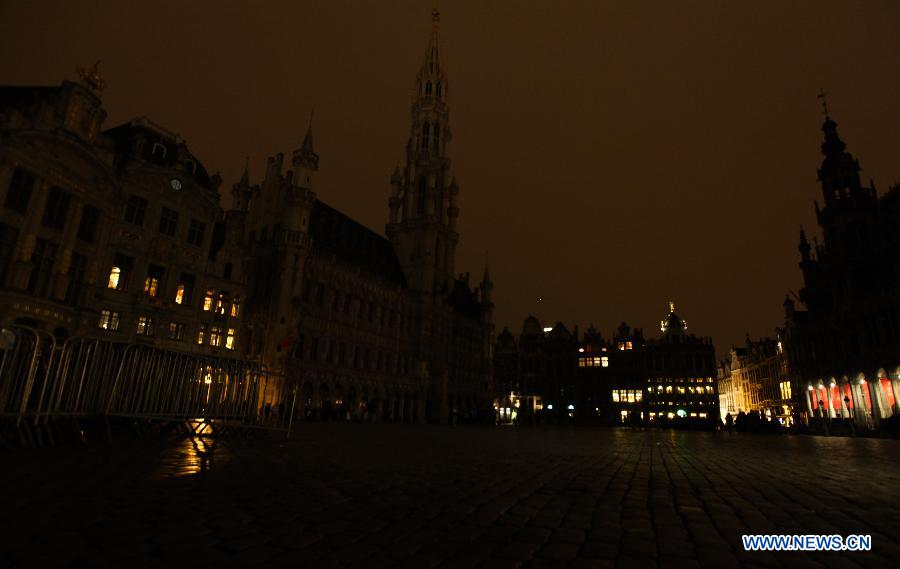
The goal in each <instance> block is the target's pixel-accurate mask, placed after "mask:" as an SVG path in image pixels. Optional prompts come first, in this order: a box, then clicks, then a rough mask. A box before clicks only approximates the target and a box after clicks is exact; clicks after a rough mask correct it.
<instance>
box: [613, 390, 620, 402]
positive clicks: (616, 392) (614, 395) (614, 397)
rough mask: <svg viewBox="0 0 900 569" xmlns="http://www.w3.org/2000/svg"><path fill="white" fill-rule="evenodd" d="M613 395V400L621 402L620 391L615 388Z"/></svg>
mask: <svg viewBox="0 0 900 569" xmlns="http://www.w3.org/2000/svg"><path fill="white" fill-rule="evenodd" d="M612 397H613V401H615V402H616V403H618V402H619V392H618V391H615V390H614V391H613V392H612Z"/></svg>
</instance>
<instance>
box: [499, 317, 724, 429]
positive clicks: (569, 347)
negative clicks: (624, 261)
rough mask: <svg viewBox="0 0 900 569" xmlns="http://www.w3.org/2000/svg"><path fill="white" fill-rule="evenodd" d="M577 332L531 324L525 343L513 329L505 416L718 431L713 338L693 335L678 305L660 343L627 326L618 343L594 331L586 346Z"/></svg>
mask: <svg viewBox="0 0 900 569" xmlns="http://www.w3.org/2000/svg"><path fill="white" fill-rule="evenodd" d="M545 330H546V331H545ZM573 330H574V331H573V332H569V330H568V329H567V328H566V327H565V326H564V325H563V324H562V323H557V324H556V325H554V326H547V327H546V328H545V327H543V326H542V325H541V323H540V322H539V321H538V320H537V319H536V318H534V317H533V316H529V317H528V318H527V319H526V320H525V324H524V326H523V329H522V333H521V334H520V336H519V338H518V340H517V339H516V338H515V337H514V336H513V334H512V333H511V332H510V331H509V330H508V329H504V330H503V331H502V332H501V333H500V334H499V335H498V338H497V347H496V350H495V358H494V370H495V385H496V386H497V389H498V391H497V393H496V397H497V403H496V406H497V408H498V410H504V409H510V410H515V411H516V413H514V415H515V417H516V418H525V419H528V420H531V419H534V420H546V421H575V422H581V423H591V422H593V423H604V424H626V423H628V422H642V423H645V424H661V425H675V426H701V427H708V426H711V425H713V424H714V421H715V419H716V418H717V417H718V396H717V394H716V381H715V356H714V354H715V350H714V348H713V345H712V342H711V341H710V340H709V338H700V337H697V336H695V335H693V334H688V333H687V324H686V323H685V321H684V320H683V319H681V318H680V317H679V316H678V315H677V314H676V313H675V309H674V305H670V311H669V314H668V316H667V317H666V318H665V319H664V320H663V321H662V322H661V325H660V331H661V333H662V334H661V336H660V337H659V338H656V339H651V340H646V339H645V338H644V334H643V331H642V330H641V329H632V328H630V327H629V326H628V325H627V324H625V323H623V324H621V325H620V326H619V327H618V329H617V330H616V331H615V333H614V334H613V335H612V339H611V340H605V339H604V338H603V336H602V334H601V333H600V332H599V331H597V329H596V328H594V327H593V326H591V327H590V328H588V330H587V331H586V332H585V334H584V335H583V337H581V338H579V335H578V329H577V327H576V328H574V329H573ZM526 403H527V405H526ZM500 415H501V417H500V418H501V420H502V419H504V418H505V416H504V412H503V411H500ZM532 415H533V417H532ZM506 418H510V417H509V413H508V412H507V413H506Z"/></svg>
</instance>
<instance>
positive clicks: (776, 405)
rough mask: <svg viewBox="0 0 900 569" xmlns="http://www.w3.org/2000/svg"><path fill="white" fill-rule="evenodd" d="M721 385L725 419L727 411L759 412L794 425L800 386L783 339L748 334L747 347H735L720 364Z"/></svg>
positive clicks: (785, 423) (720, 398) (721, 407)
mask: <svg viewBox="0 0 900 569" xmlns="http://www.w3.org/2000/svg"><path fill="white" fill-rule="evenodd" d="M718 384H719V412H720V414H721V416H722V419H723V420H724V419H725V415H726V414H727V413H730V414H731V416H732V417H736V416H737V414H738V413H739V412H741V411H743V412H744V413H747V412H749V411H758V412H759V413H760V416H762V417H765V418H767V419H769V420H773V421H778V422H779V423H780V424H782V425H784V426H786V427H787V426H790V425H792V424H793V417H794V401H793V393H794V392H795V391H797V386H796V385H794V384H793V383H792V382H791V378H790V376H789V375H788V367H787V359H786V358H785V357H784V352H783V350H782V344H781V342H780V341H779V340H775V339H773V338H762V339H760V340H751V339H750V337H749V336H748V337H747V339H746V341H745V344H744V346H743V347H732V348H731V350H730V351H729V353H728V358H727V359H725V360H723V361H722V362H720V363H719V368H718Z"/></svg>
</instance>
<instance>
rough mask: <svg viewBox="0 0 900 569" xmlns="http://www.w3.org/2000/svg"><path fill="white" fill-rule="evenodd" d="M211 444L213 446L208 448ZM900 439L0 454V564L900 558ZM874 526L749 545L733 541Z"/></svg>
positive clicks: (633, 437)
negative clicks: (848, 543) (841, 543)
mask: <svg viewBox="0 0 900 569" xmlns="http://www.w3.org/2000/svg"><path fill="white" fill-rule="evenodd" d="M202 448H203V447H202V446H201V449H202ZM898 451H900V442H898V441H893V440H876V439H849V438H815V437H791V436H780V437H775V436H771V437H766V436H757V437H753V436H738V435H727V434H724V433H720V434H713V433H701V432H671V431H655V430H646V431H626V430H603V429H597V430H594V429H568V428H556V429H527V428H520V429H516V428H512V427H509V428H497V429H492V428H474V427H466V428H464V427H458V428H451V427H425V426H422V427H411V426H391V425H347V424H312V425H302V426H300V428H299V429H298V430H297V431H296V433H295V436H294V438H293V439H291V440H286V441H281V440H267V439H261V438H253V439H225V440H223V441H221V442H219V443H218V444H217V445H216V446H215V447H213V448H212V449H210V450H209V455H208V456H209V459H208V460H206V459H200V458H198V454H197V451H196V449H195V447H194V445H193V444H192V443H191V441H189V440H183V441H175V442H172V443H168V444H166V445H160V444H158V443H141V444H138V445H133V446H130V447H121V446H117V447H114V448H108V447H104V446H103V445H100V444H95V445H93V446H91V447H88V448H72V447H68V448H57V449H43V450H38V451H28V452H12V453H6V454H3V455H0V488H2V491H0V497H2V503H3V515H2V516H0V524H2V526H3V527H2V528H0V535H2V536H3V540H2V541H0V567H10V568H16V567H22V568H26V567H28V568H30V567H116V568H126V567H192V568H196V567H250V566H265V567H366V568H373V567H410V568H427V567H495V568H506V567H524V568H531V567H534V568H537V567H560V568H562V567H579V568H580V567H648V568H652V567H660V568H665V567H678V568H679V569H688V568H692V567H711V568H712V567H715V568H719V567H737V566H746V567H788V566H789V567H792V568H793V567H828V568H831V567H834V568H843V567H848V568H849V567H879V566H881V567H891V566H896V565H895V564H896V562H897V559H900V545H898V538H897V529H898V528H900V514H898V505H900V504H898V493H897V466H898V463H897V457H898ZM744 533H754V534H756V533H760V534H761V533H785V534H840V535H847V534H871V535H872V547H873V551H872V552H868V553H855V552H853V553H851V552H820V553H797V552H784V553H750V552H744V551H743V547H742V545H741V539H740V536H741V534H744Z"/></svg>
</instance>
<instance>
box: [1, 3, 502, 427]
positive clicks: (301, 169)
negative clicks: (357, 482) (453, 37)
mask: <svg viewBox="0 0 900 569" xmlns="http://www.w3.org/2000/svg"><path fill="white" fill-rule="evenodd" d="M432 20H433V29H432V33H431V37H430V41H429V46H428V50H427V53H426V56H425V59H424V61H423V63H422V66H421V68H420V70H419V72H418V74H417V76H416V89H417V91H416V93H417V95H416V97H415V100H414V102H413V104H412V124H411V127H410V137H409V143H408V145H407V152H406V154H407V159H406V164H405V166H404V167H403V169H402V170H401V169H400V168H399V167H398V168H397V169H396V170H395V172H394V174H393V175H392V176H391V178H390V183H391V186H390V187H391V190H390V197H389V200H388V201H389V203H388V205H389V208H388V210H389V214H388V224H387V231H386V232H387V237H385V236H382V235H380V234H378V233H376V232H374V231H372V230H370V229H368V228H366V227H364V226H363V225H361V224H359V223H357V222H355V221H353V220H352V219H350V218H349V217H347V216H346V215H344V214H343V213H341V212H340V211H337V210H336V209H334V208H332V207H330V206H328V205H327V204H326V203H325V202H323V201H322V200H321V199H320V198H319V195H318V194H317V192H316V190H315V189H314V187H315V175H316V172H317V171H318V168H319V156H318V155H317V154H316V152H315V150H314V145H313V135H312V128H311V127H312V125H311V124H310V129H309V130H308V132H307V133H306V136H305V137H304V140H303V142H302V144H301V145H300V146H299V148H297V149H296V150H295V151H294V152H293V153H292V155H291V158H290V161H289V163H288V164H285V163H284V162H285V161H284V156H283V155H282V154H278V155H276V156H274V157H272V158H270V159H269V160H268V163H267V167H266V171H265V173H264V176H263V179H262V181H261V182H259V183H258V184H251V182H250V175H249V171H248V170H245V173H244V176H243V177H242V178H241V180H240V181H239V182H238V183H237V184H235V185H234V186H233V187H232V208H231V209H230V210H229V211H227V212H225V211H223V210H222V208H221V207H220V205H219V192H218V190H219V186H220V184H221V180H220V178H219V176H218V175H213V176H210V175H209V174H208V173H207V171H206V169H205V168H204V166H203V164H202V163H201V162H200V161H199V160H198V159H197V158H196V157H195V156H194V155H192V154H191V153H190V152H189V151H188V149H187V146H186V144H185V143H184V141H182V140H181V139H180V138H179V137H178V136H176V135H174V134H172V133H170V132H169V131H167V130H166V129H164V128H162V127H160V126H158V125H155V124H153V123H152V122H150V121H149V120H147V119H138V120H135V121H131V122H129V123H126V124H123V125H119V126H116V127H113V128H111V129H108V130H101V124H102V121H103V119H104V117H105V111H104V110H103V108H102V105H101V101H100V96H99V94H100V88H101V87H102V80H100V78H99V76H98V74H97V72H96V68H95V69H93V70H89V71H86V72H84V73H83V81H82V84H76V83H73V82H68V81H66V82H64V83H63V84H62V85H61V86H60V87H36V88H31V87H4V88H0V104H2V106H0V141H2V146H0V188H2V190H0V191H2V194H0V199H2V209H0V301H2V302H0V324H3V325H20V326H29V327H33V328H38V329H40V330H41V331H42V332H45V333H46V334H47V335H48V336H52V337H54V338H56V339H57V341H62V340H63V339H64V338H66V337H69V336H79V337H103V338H108V339H115V340H121V341H123V342H131V343H147V344H154V345H159V346H161V347H166V348H169V349H173V350H179V351H202V352H221V353H222V354H231V355H233V356H235V357H241V358H244V359H247V360H250V361H251V362H253V363H255V364H259V365H261V366H262V367H263V368H264V369H265V370H267V371H269V372H272V373H274V374H276V375H280V376H283V377H284V381H286V382H289V383H292V384H294V385H296V387H297V392H298V394H299V397H298V401H299V402H300V406H301V408H300V409H298V410H297V412H299V413H300V414H302V415H303V416H306V417H309V418H319V417H329V416H340V417H342V418H357V419H360V420H381V419H383V420H394V421H411V422H412V421H426V420H428V421H440V422H446V421H466V420H478V419H484V418H489V417H490V416H491V412H490V404H491V403H490V389H489V381H490V378H491V373H490V368H491V350H492V346H493V324H492V313H493V303H492V298H491V291H492V288H493V285H492V282H491V279H490V277H489V275H488V272H487V269H485V272H484V276H483V277H482V279H481V282H480V283H479V284H478V286H477V288H473V287H472V285H470V279H469V274H468V273H465V274H461V275H457V274H456V273H455V252H456V245H457V243H458V241H459V234H458V233H457V226H456V220H457V218H458V216H459V207H458V204H457V199H458V195H459V186H458V185H457V183H456V181H455V179H454V178H453V176H452V173H451V168H450V159H449V153H448V150H449V142H450V138H451V137H450V128H449V126H448V119H449V107H448V104H447V95H448V89H449V83H448V79H447V74H446V72H445V70H444V68H443V67H442V64H441V59H440V47H439V37H438V23H439V15H438V13H437V12H436V11H435V12H434V13H433V15H432ZM385 189H386V190H387V187H386V188H385ZM386 193H387V192H386ZM220 355H221V354H220Z"/></svg>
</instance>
